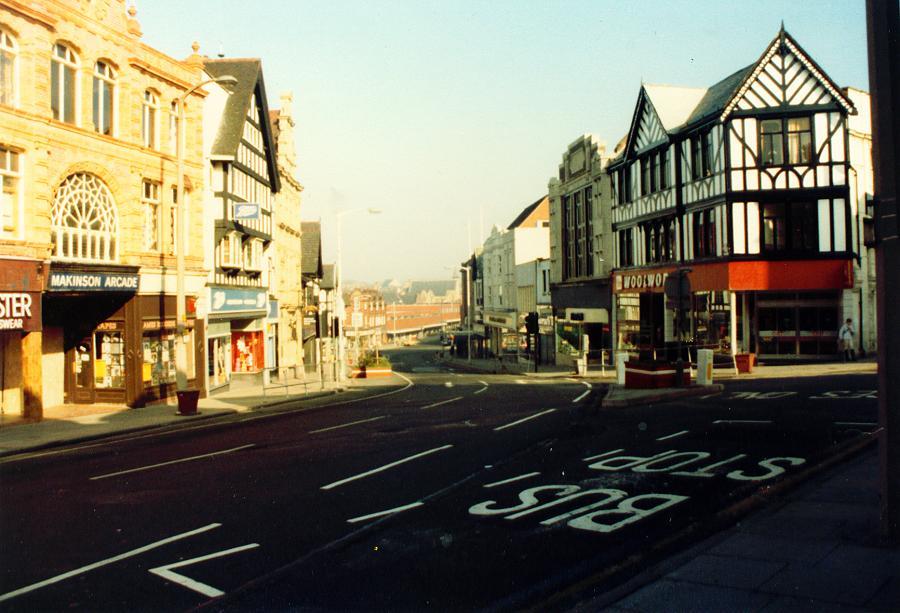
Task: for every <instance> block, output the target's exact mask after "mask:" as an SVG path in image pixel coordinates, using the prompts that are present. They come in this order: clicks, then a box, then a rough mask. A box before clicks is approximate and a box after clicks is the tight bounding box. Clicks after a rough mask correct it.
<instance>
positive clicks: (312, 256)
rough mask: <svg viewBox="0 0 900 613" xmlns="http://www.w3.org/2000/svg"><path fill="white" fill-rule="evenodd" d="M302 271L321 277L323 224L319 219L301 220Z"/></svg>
mask: <svg viewBox="0 0 900 613" xmlns="http://www.w3.org/2000/svg"><path fill="white" fill-rule="evenodd" d="M300 232H301V235H300V272H301V273H302V274H303V275H304V276H306V277H311V278H314V279H321V278H322V277H323V274H324V271H323V266H322V224H321V222H318V221H303V222H300Z"/></svg>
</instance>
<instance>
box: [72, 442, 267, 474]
mask: <svg viewBox="0 0 900 613" xmlns="http://www.w3.org/2000/svg"><path fill="white" fill-rule="evenodd" d="M249 447H256V444H254V443H250V444H249V445H241V446H240V447H234V448H232V449H223V450H222V451H213V452H212V453H204V454H203V455H195V456H191V457H189V458H179V459H178V460H169V461H168V462H160V463H159V464H150V465H149V466H140V467H138V468H129V469H128V470H120V471H118V472H114V473H107V474H105V475H97V476H96V477H91V478H90V480H91V481H97V480H98V479H107V478H109V477H118V476H119V475H127V474H129V473H137V472H141V471H142V470H151V469H153V468H159V467H160V466H169V465H170V464H181V463H182V462H192V461H193V460H200V459H202V458H211V457H213V456H217V455H222V454H224V453H232V452H234V451H240V450H241V449H248V448H249Z"/></svg>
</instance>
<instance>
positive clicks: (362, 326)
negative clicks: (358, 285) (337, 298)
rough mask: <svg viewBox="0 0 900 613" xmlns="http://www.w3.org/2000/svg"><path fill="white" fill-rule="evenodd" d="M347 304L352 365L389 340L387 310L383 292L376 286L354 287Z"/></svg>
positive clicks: (350, 361) (345, 323)
mask: <svg viewBox="0 0 900 613" xmlns="http://www.w3.org/2000/svg"><path fill="white" fill-rule="evenodd" d="M344 304H345V305H346V306H345V310H346V317H345V319H344V336H345V337H346V339H347V357H348V359H349V363H350V364H355V363H356V362H357V361H358V360H359V358H360V357H362V356H363V355H365V354H366V353H367V352H369V351H374V350H375V348H376V347H381V346H382V345H383V344H384V343H385V341H386V340H387V336H386V334H387V333H386V325H387V309H386V307H385V303H384V298H383V297H382V295H381V292H379V291H378V290H375V289H354V290H352V291H350V292H348V293H347V294H346V295H345V296H344Z"/></svg>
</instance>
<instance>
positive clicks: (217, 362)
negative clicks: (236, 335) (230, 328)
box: [206, 336, 231, 387]
mask: <svg viewBox="0 0 900 613" xmlns="http://www.w3.org/2000/svg"><path fill="white" fill-rule="evenodd" d="M206 355H207V360H208V364H207V367H208V370H207V373H208V375H209V384H210V385H211V386H213V387H215V386H218V385H225V384H226V383H228V380H229V378H230V373H231V371H230V370H229V369H228V365H229V364H230V363H231V339H230V338H229V337H227V336H225V337H216V338H211V339H209V340H208V341H207V354H206Z"/></svg>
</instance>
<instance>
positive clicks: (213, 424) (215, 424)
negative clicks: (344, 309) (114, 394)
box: [0, 371, 415, 464]
mask: <svg viewBox="0 0 900 613" xmlns="http://www.w3.org/2000/svg"><path fill="white" fill-rule="evenodd" d="M394 374H395V375H396V376H398V377H400V378H401V379H403V380H404V381H406V385H405V386H404V387H401V388H400V389H395V390H391V391H389V392H384V393H381V394H372V395H371V396H364V397H362V398H353V399H351V400H341V401H338V402H332V403H329V404H322V405H318V406H316V407H315V408H317V409H327V408H331V407H339V406H343V405H345V404H354V403H356V402H363V401H365V400H375V399H376V398H384V397H385V396H393V395H394V394H399V393H401V392H405V391H406V390H408V389H409V388H411V387H412V386H413V385H415V383H413V382H412V380H411V379H410V378H409V377H407V376H405V375H403V374H402V373H399V372H397V371H394ZM293 412H302V410H301V411H276V412H273V413H265V414H263V415H258V416H256V417H248V418H245V419H242V420H241V421H254V420H257V419H264V418H266V417H272V416H274V415H281V414H283V413H293ZM229 423H232V422H230V421H222V422H219V421H216V420H206V421H205V422H203V423H199V424H198V425H196V426H179V427H174V428H172V429H171V430H167V431H164V432H151V433H150V434H138V435H135V436H122V437H118V438H116V439H115V440H104V441H103V442H102V443H90V444H87V445H78V446H75V447H66V448H64V449H54V450H51V451H41V452H36V453H27V452H23V453H21V454H17V455H14V456H9V457H2V458H0V464H8V463H11V462H20V461H22V460H30V459H33V458H40V457H44V456H51V455H63V454H67V453H74V452H76V451H83V450H85V449H93V448H96V447H106V446H108V445H118V444H120V443H128V442H131V441H136V440H140V439H145V438H156V437H163V436H168V435H170V434H180V433H183V432H190V431H192V430H206V429H208V428H221V427H222V426H223V425H227V424H229Z"/></svg>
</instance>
